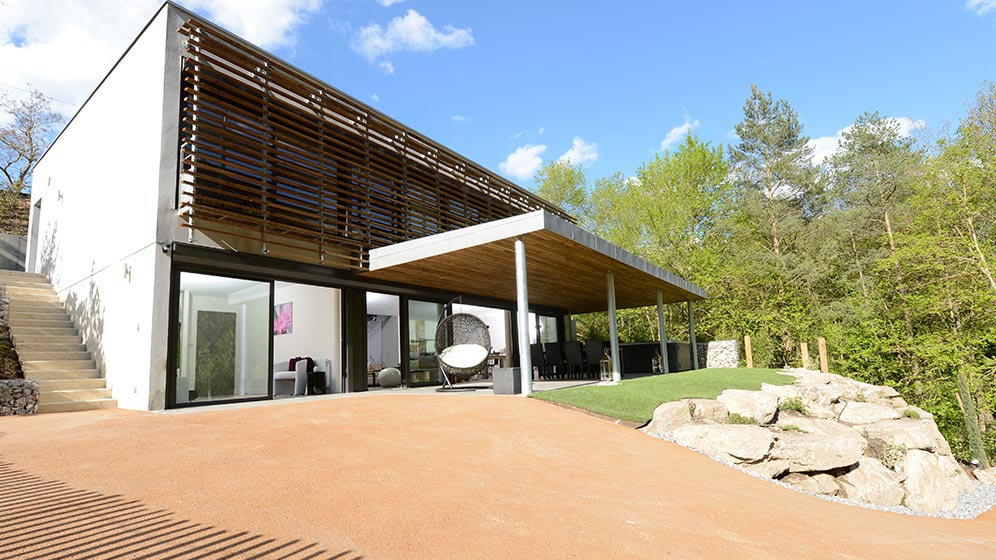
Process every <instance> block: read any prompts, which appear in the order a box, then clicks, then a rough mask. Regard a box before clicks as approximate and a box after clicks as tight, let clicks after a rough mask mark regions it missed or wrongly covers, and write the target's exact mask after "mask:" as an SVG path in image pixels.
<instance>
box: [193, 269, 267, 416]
mask: <svg viewBox="0 0 996 560" xmlns="http://www.w3.org/2000/svg"><path fill="white" fill-rule="evenodd" d="M176 316H177V317H178V318H179V323H180V324H179V336H178V337H177V348H176V377H175V378H174V380H173V382H174V384H175V385H174V388H175V393H174V394H175V395H176V403H177V404H182V403H201V402H211V401H218V400H232V399H241V398H253V397H265V396H267V395H269V388H268V382H269V363H270V328H271V326H270V324H269V323H270V284H269V282H256V281H252V280H241V279H238V278H227V277H224V276H212V275H207V274H195V273H190V272H182V273H180V298H179V309H178V313H177V315H176Z"/></svg>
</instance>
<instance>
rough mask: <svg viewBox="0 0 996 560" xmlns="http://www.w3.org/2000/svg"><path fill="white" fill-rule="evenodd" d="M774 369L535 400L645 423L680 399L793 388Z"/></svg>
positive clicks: (688, 375) (647, 381)
mask: <svg viewBox="0 0 996 560" xmlns="http://www.w3.org/2000/svg"><path fill="white" fill-rule="evenodd" d="M777 372H778V370H775V369H757V368H754V369H747V368H716V369H700V370H695V371H683V372H680V373H670V374H667V375H655V376H652V377H641V378H638V379H629V380H626V381H623V382H622V383H620V384H619V385H616V386H610V387H601V386H598V385H584V386H581V387H570V388H568V389H557V390H555V391H545V392H542V393H533V394H532V396H533V397H534V398H537V399H540V400H544V401H550V402H557V403H563V404H566V405H570V406H576V407H578V408H583V409H585V410H590V411H592V412H597V413H598V414H604V415H605V416H611V417H612V418H619V419H621V420H628V421H630V422H640V423H644V422H647V421H649V420H650V419H651V418H652V417H653V416H654V409H655V408H657V406H658V405H660V404H661V403H665V402H670V401H676V400H678V399H688V398H701V399H714V398H716V396H717V395H719V394H720V393H722V392H723V390H724V389H747V390H751V391H756V390H758V389H760V388H761V383H768V384H770V385H790V384H792V383H793V382H794V381H795V378H794V377H791V376H788V375H785V374H781V373H777Z"/></svg>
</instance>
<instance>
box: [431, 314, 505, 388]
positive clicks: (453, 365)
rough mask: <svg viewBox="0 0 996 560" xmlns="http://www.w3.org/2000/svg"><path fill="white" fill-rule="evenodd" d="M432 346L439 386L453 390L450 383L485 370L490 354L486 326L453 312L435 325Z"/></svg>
mask: <svg viewBox="0 0 996 560" xmlns="http://www.w3.org/2000/svg"><path fill="white" fill-rule="evenodd" d="M436 348H437V349H440V348H441V349H442V350H439V354H437V355H436V358H437V359H438V360H439V371H440V372H441V373H442V374H443V388H444V389H453V382H455V381H459V380H460V379H465V378H466V379H469V378H470V377H472V376H474V375H476V374H478V373H481V372H482V371H485V370H486V369H487V368H488V356H489V355H490V354H491V334H490V333H489V332H488V325H487V324H486V323H485V322H484V321H482V320H480V319H479V318H478V317H477V316H475V315H471V314H469V313H454V314H453V315H450V316H449V317H446V318H445V319H443V320H442V321H440V322H439V325H438V326H437V327H436Z"/></svg>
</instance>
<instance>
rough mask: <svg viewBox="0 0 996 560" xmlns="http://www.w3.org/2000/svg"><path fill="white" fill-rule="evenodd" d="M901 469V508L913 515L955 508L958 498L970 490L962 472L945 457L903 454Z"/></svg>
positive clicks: (917, 452) (918, 453) (952, 460)
mask: <svg viewBox="0 0 996 560" xmlns="http://www.w3.org/2000/svg"><path fill="white" fill-rule="evenodd" d="M902 465H903V472H904V473H905V474H906V480H904V481H903V488H905V489H906V499H905V500H904V504H905V505H906V506H908V507H909V508H911V509H915V510H917V511H923V512H928V513H933V512H936V511H941V510H950V509H953V508H954V507H955V506H956V505H957V504H958V494H959V493H961V492H962V491H963V490H968V489H970V488H971V487H972V482H971V480H970V479H969V478H968V475H967V474H965V471H963V470H962V468H961V467H960V466H959V465H958V463H957V462H956V461H955V460H954V459H952V458H951V457H949V456H946V455H935V454H933V453H929V452H927V451H922V450H919V449H914V450H912V451H909V452H907V453H906V458H905V459H904V460H903V463H902Z"/></svg>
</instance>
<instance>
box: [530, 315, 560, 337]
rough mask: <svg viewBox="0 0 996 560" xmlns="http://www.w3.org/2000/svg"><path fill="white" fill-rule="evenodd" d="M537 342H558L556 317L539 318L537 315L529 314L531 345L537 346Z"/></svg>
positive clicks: (542, 316) (545, 316)
mask: <svg viewBox="0 0 996 560" xmlns="http://www.w3.org/2000/svg"><path fill="white" fill-rule="evenodd" d="M537 338H538V340H537ZM537 341H538V342H541V343H546V342H558V337H557V318H556V317H550V316H547V315H540V316H538V317H537V316H536V314H535V313H530V314H529V343H530V344H536V342H537Z"/></svg>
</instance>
